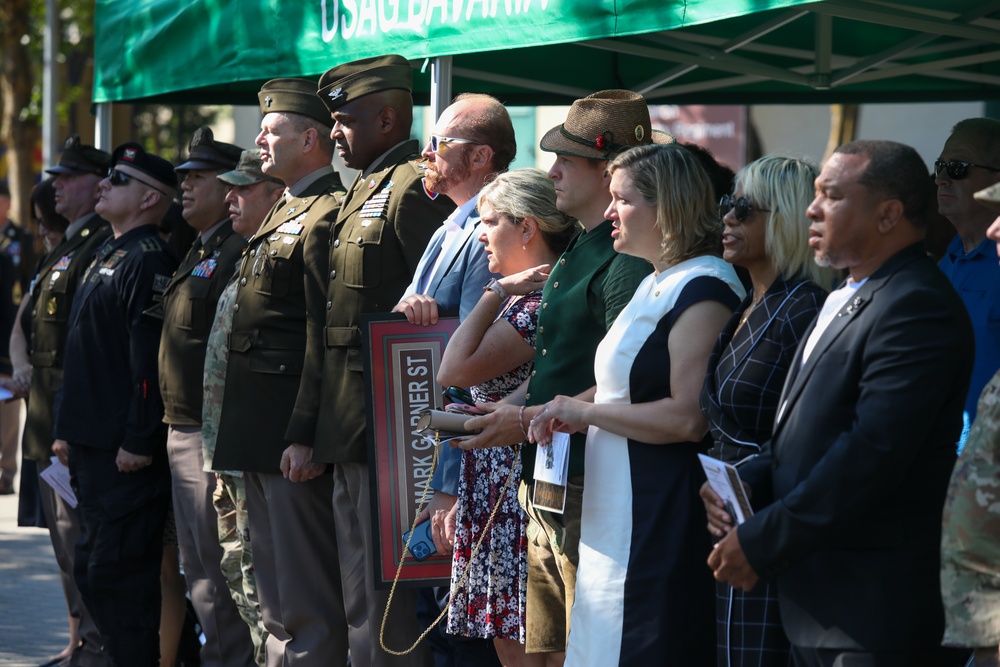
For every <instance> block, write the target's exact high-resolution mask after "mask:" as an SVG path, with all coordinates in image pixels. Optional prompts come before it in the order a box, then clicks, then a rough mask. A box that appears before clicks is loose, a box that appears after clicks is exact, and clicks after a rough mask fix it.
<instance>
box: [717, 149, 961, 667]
mask: <svg viewBox="0 0 1000 667" xmlns="http://www.w3.org/2000/svg"><path fill="white" fill-rule="evenodd" d="M927 182H928V181H927V174H926V168H925V167H924V165H923V162H922V161H921V160H920V158H919V156H918V155H917V153H916V152H915V151H914V150H913V149H911V148H909V147H908V146H904V145H902V144H897V143H894V142H888V141H857V142H853V143H850V144H847V145H845V146H841V147H840V148H838V149H837V151H836V152H835V153H834V155H833V156H832V157H831V158H830V159H829V160H828V161H827V163H826V165H825V166H824V167H823V171H822V173H821V174H820V175H819V177H818V178H817V179H816V198H815V200H814V201H813V203H812V204H811V205H810V206H809V209H808V210H807V215H808V216H809V218H810V219H811V220H812V225H811V227H810V239H809V243H810V245H811V246H812V248H813V249H814V251H815V253H816V261H817V262H819V263H820V264H824V265H828V266H832V267H835V268H840V269H847V270H848V271H849V272H850V277H849V278H848V280H847V282H846V283H845V284H844V285H843V286H842V287H841V288H840V289H838V290H836V291H834V292H833V293H831V294H830V296H829V297H828V298H827V301H826V303H825V305H824V307H823V310H822V311H821V312H820V314H819V315H818V316H817V318H816V321H815V322H814V323H813V328H812V329H811V331H810V333H809V334H808V335H807V338H806V340H805V342H804V343H803V344H802V345H801V346H800V348H799V351H798V354H797V355H796V358H795V360H794V361H793V362H792V369H791V370H790V372H789V376H788V379H787V380H786V383H785V388H784V391H783V395H782V397H781V401H780V403H779V409H778V417H777V421H776V423H775V431H774V436H773V438H772V440H771V442H770V443H769V444H768V445H767V446H766V447H765V449H764V452H763V454H762V455H761V456H760V457H758V458H757V459H755V460H753V461H751V462H749V463H747V464H746V465H745V466H743V468H741V474H742V475H743V479H744V481H745V482H746V483H748V484H749V486H750V488H751V490H752V499H753V504H754V508H755V510H756V514H755V515H754V516H752V517H751V518H749V519H748V520H747V521H746V522H745V523H743V524H742V525H740V526H739V527H738V528H737V529H735V530H731V529H730V527H731V526H730V524H729V523H728V519H727V517H728V515H726V513H725V511H724V510H723V509H722V508H721V503H719V502H718V499H717V498H716V497H714V494H712V493H711V492H710V490H708V489H707V488H703V490H702V496H703V497H704V498H705V500H706V508H707V509H708V512H709V522H710V524H709V525H710V530H711V531H712V532H713V533H715V534H716V535H723V534H724V533H725V537H723V539H722V540H721V541H720V542H719V543H718V544H717V545H716V547H715V548H714V550H713V551H712V553H711V555H710V556H709V559H708V563H709V566H710V567H711V568H712V570H713V571H714V573H715V576H716V578H717V579H719V580H720V581H725V582H728V583H730V584H732V585H733V586H737V587H742V588H744V589H747V590H749V589H750V588H751V587H752V586H753V585H754V584H755V583H756V582H757V580H758V578H759V577H764V578H766V579H776V580H777V582H778V590H779V594H780V603H779V604H780V609H781V616H782V623H783V625H784V628H785V631H786V633H787V634H788V637H789V639H790V640H791V642H792V651H793V656H794V658H795V664H796V665H797V666H800V667H802V666H805V667H814V666H815V667H820V666H823V667H833V666H834V665H865V666H869V665H871V666H877V667H883V666H885V667H889V666H891V667H895V666H897V665H898V666H899V667H903V666H907V667H912V666H914V665H942V666H944V665H961V664H962V662H963V659H962V656H961V655H955V654H953V653H952V652H950V650H948V649H942V648H941V647H940V642H941V637H942V633H943V629H944V617H943V609H942V604H941V598H940V592H939V583H938V576H939V547H940V539H941V511H942V507H943V504H944V497H945V491H946V488H947V485H948V479H949V475H950V473H951V469H952V466H953V465H954V462H955V442H956V440H957V438H958V436H959V433H960V431H961V427H962V409H963V405H964V401H965V393H966V391H967V390H968V386H969V376H970V373H971V369H972V350H973V337H972V329H971V325H970V322H969V317H968V315H967V314H966V312H965V308H964V307H963V305H962V302H961V300H960V299H959V297H958V295H957V294H956V293H955V290H954V289H953V288H952V287H951V285H950V283H949V282H948V280H947V278H945V277H944V275H943V274H942V273H941V272H940V271H939V270H938V268H937V267H936V266H935V265H934V262H933V260H932V259H930V258H929V257H928V256H927V254H926V253H925V252H924V250H923V246H922V243H921V241H922V239H923V234H924V211H925V208H926V204H927V201H928V198H927V193H926V191H925V186H926V185H927Z"/></svg>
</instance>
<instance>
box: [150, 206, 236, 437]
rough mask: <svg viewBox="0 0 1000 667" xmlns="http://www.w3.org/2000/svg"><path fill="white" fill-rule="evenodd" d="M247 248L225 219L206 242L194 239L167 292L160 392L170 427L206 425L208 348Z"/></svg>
mask: <svg viewBox="0 0 1000 667" xmlns="http://www.w3.org/2000/svg"><path fill="white" fill-rule="evenodd" d="M246 247H247V244H246V241H245V240H244V239H243V237H242V236H240V235H239V234H237V233H236V232H234V231H233V223H232V221H231V220H226V221H225V223H224V224H223V225H222V226H220V227H219V228H218V229H217V230H215V232H214V233H213V234H212V236H211V238H209V240H208V242H207V243H205V244H204V245H202V243H201V240H200V239H198V240H197V241H195V244H194V246H192V247H191V250H190V251H188V254H187V256H186V257H185V258H184V261H182V262H181V265H180V266H179V267H178V268H177V273H175V274H174V275H173V278H171V279H170V284H168V285H167V289H166V290H165V291H164V293H163V313H164V317H163V335H162V337H161V338H160V393H161V394H162V396H163V408H164V416H163V421H164V422H166V423H167V424H171V425H174V426H199V425H201V411H202V385H203V376H204V371H205V348H206V345H207V344H208V334H209V331H211V329H212V320H213V319H214V318H215V306H216V304H218V302H219V296H220V295H221V294H222V290H224V289H225V287H226V283H228V282H229V279H230V278H232V276H233V272H234V271H235V270H236V262H237V261H238V260H239V259H240V256H241V254H242V253H243V249H244V248H246Z"/></svg>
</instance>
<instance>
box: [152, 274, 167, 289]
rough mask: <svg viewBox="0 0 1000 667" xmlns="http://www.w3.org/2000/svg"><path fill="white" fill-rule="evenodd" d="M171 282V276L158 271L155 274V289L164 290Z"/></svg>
mask: <svg viewBox="0 0 1000 667" xmlns="http://www.w3.org/2000/svg"><path fill="white" fill-rule="evenodd" d="M169 284H170V276H165V275H163V274H162V273H157V274H154V275H153V291H154V292H163V290H165V289H167V285H169Z"/></svg>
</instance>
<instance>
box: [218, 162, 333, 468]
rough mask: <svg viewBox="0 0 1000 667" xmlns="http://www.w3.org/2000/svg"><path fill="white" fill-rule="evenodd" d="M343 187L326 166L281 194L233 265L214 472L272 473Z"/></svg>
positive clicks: (292, 401) (320, 298)
mask: <svg viewBox="0 0 1000 667" xmlns="http://www.w3.org/2000/svg"><path fill="white" fill-rule="evenodd" d="M343 192H344V186H343V185H342V184H341V182H340V176H338V175H337V173H336V172H332V173H330V174H328V175H325V176H323V177H321V178H319V179H318V180H317V181H316V182H314V183H312V184H311V185H309V187H307V188H306V190H305V191H304V192H303V193H302V196H300V197H283V198H282V199H279V200H278V202H277V203H276V204H275V205H274V208H272V209H271V212H270V213H269V214H268V216H267V218H266V219H265V221H264V223H263V225H262V226H261V228H260V230H259V231H258V232H257V234H256V236H254V237H253V238H252V239H251V240H250V244H249V246H248V247H247V249H246V251H245V252H244V255H243V260H242V263H241V264H240V266H239V271H238V277H237V282H238V287H237V293H236V303H235V304H233V331H232V333H231V334H230V336H229V363H228V365H227V367H226V389H225V393H224V396H223V399H222V414H221V419H220V421H219V433H218V438H217V441H216V446H215V457H214V459H213V462H212V463H213V466H214V469H215V470H246V471H250V472H259V473H280V472H281V469H280V467H279V464H280V463H281V454H282V452H283V451H284V450H285V448H286V447H288V444H289V443H288V442H287V441H286V440H285V430H286V429H287V427H288V421H289V418H290V417H291V415H292V408H293V406H294V404H295V397H296V394H297V393H298V390H299V379H300V377H301V375H302V366H303V359H304V357H305V349H306V312H307V308H309V307H312V306H311V304H315V303H318V302H320V301H322V302H324V303H325V301H326V299H325V298H324V294H323V285H324V284H325V278H326V273H327V253H328V252H329V247H330V246H329V239H330V228H331V226H332V225H333V222H334V220H336V218H337V211H338V210H339V209H340V202H341V201H342V199H343Z"/></svg>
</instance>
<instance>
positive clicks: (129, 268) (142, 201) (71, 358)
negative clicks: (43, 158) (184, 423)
mask: <svg viewBox="0 0 1000 667" xmlns="http://www.w3.org/2000/svg"><path fill="white" fill-rule="evenodd" d="M112 164H113V167H112V170H111V172H110V173H109V175H108V177H107V178H105V179H104V180H103V181H101V184H100V195H101V196H100V199H99V200H98V202H97V208H96V210H97V212H98V213H99V214H100V215H102V216H103V217H104V218H106V219H107V220H108V222H110V223H111V229H112V231H113V234H114V236H113V238H111V239H109V240H108V242H107V243H105V244H104V245H103V246H101V248H100V250H99V251H98V253H97V257H96V258H95V259H94V261H93V262H91V264H90V266H89V267H88V268H87V271H86V272H85V273H84V275H83V278H82V279H81V282H80V286H79V287H78V289H77V294H76V298H75V299H74V300H73V308H72V310H71V311H70V316H69V332H68V335H67V340H66V364H65V375H64V384H63V388H62V393H61V400H60V401H59V403H58V406H59V407H58V409H57V411H56V420H55V437H57V438H60V439H62V440H65V441H66V442H68V443H69V467H70V473H71V475H72V480H73V485H74V487H75V488H76V493H77V497H78V498H79V500H80V505H79V507H80V512H81V515H82V517H83V534H82V535H81V537H80V541H79V542H77V550H76V571H77V572H78V573H79V575H80V576H77V581H76V583H77V586H79V588H80V592H81V593H82V594H83V599H84V603H85V604H86V605H87V608H88V609H89V610H90V612H91V614H92V615H93V617H94V620H95V621H96V622H97V627H98V630H100V633H101V638H102V639H103V640H104V646H105V647H106V648H107V651H108V653H109V654H110V656H111V658H112V660H113V661H114V664H116V665H155V664H157V663H158V662H159V633H158V630H159V625H160V563H161V561H162V559H163V527H164V521H165V519H166V515H167V505H168V503H169V502H170V470H169V468H168V466H167V452H166V427H165V426H164V425H163V402H162V400H161V399H160V390H159V385H158V383H157V370H156V358H157V351H158V349H159V343H160V329H161V326H162V321H163V320H162V311H161V310H160V309H159V308H158V307H157V306H159V298H160V295H161V293H162V291H163V288H164V287H166V284H167V282H168V281H169V280H170V276H171V275H172V274H173V272H174V270H175V269H176V268H177V261H176V260H175V259H174V258H173V256H172V255H171V253H170V251H169V250H168V249H167V246H166V244H165V243H164V242H163V240H162V239H161V238H160V235H159V234H158V233H157V225H158V224H159V222H160V221H161V220H162V219H163V216H164V214H166V212H167V209H168V208H169V207H170V203H171V201H172V200H173V197H174V195H175V194H176V191H177V190H176V189H177V176H176V175H175V174H174V169H173V166H172V165H171V164H170V163H169V162H167V161H166V160H164V159H163V158H160V157H158V156H156V155H150V154H148V153H146V152H145V151H144V150H143V148H142V146H140V145H139V144H137V143H131V142H130V143H126V144H122V145H121V146H119V147H118V148H116V149H115V152H114V154H113V155H112Z"/></svg>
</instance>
